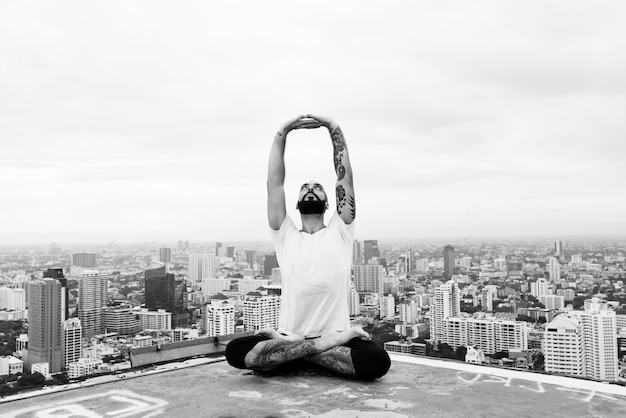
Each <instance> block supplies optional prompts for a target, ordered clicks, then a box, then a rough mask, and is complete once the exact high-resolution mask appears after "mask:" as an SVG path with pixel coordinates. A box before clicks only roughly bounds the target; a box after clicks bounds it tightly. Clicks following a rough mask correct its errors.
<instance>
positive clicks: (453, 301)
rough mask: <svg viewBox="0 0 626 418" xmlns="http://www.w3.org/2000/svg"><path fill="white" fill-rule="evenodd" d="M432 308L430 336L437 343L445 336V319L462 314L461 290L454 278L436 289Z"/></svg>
mask: <svg viewBox="0 0 626 418" xmlns="http://www.w3.org/2000/svg"><path fill="white" fill-rule="evenodd" d="M430 309H431V311H430V338H431V340H432V341H433V342H435V343H437V342H438V341H440V340H441V339H442V337H443V326H444V324H443V322H444V321H443V320H444V319H447V318H453V317H457V316H459V315H460V314H461V290H460V289H459V286H458V285H457V284H456V283H455V282H454V280H449V281H447V282H446V283H444V284H442V285H441V286H439V287H438V288H437V289H436V290H435V295H434V300H433V304H432V305H431V307H430Z"/></svg>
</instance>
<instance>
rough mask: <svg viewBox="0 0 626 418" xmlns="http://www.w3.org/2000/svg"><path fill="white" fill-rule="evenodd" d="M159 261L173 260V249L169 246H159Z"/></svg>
mask: <svg viewBox="0 0 626 418" xmlns="http://www.w3.org/2000/svg"><path fill="white" fill-rule="evenodd" d="M159 261H160V262H161V263H171V262H172V249H171V248H168V247H161V248H159Z"/></svg>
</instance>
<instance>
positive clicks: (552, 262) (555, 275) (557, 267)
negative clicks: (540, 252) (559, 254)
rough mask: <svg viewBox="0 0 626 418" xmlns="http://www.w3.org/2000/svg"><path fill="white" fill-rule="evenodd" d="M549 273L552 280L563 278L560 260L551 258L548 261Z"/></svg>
mask: <svg viewBox="0 0 626 418" xmlns="http://www.w3.org/2000/svg"><path fill="white" fill-rule="evenodd" d="M548 272H549V274H550V280H556V279H560V278H561V264H560V263H559V259H558V258H556V257H550V258H549V259H548Z"/></svg>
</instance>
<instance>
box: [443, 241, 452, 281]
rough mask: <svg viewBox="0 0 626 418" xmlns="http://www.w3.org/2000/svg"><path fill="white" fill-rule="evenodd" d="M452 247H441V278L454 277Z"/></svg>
mask: <svg viewBox="0 0 626 418" xmlns="http://www.w3.org/2000/svg"><path fill="white" fill-rule="evenodd" d="M454 258H455V253H454V247H453V246H452V245H446V246H445V247H443V277H444V279H448V280H449V279H450V278H451V277H452V276H453V275H454Z"/></svg>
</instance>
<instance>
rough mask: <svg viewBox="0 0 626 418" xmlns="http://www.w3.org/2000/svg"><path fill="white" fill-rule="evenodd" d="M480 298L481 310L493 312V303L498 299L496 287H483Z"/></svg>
mask: <svg viewBox="0 0 626 418" xmlns="http://www.w3.org/2000/svg"><path fill="white" fill-rule="evenodd" d="M480 296H481V306H482V310H483V311H488V312H493V301H494V300H496V299H497V298H498V286H496V285H494V284H488V285H486V286H485V287H483V289H482V291H481V293H480Z"/></svg>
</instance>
